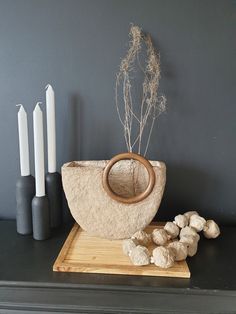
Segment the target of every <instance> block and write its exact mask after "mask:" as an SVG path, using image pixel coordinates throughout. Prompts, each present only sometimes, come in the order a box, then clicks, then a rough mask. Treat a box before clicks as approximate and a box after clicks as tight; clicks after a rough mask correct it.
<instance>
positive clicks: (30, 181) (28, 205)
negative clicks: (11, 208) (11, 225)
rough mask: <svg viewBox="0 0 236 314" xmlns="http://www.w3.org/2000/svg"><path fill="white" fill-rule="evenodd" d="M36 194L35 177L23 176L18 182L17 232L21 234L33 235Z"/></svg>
mask: <svg viewBox="0 0 236 314" xmlns="http://www.w3.org/2000/svg"><path fill="white" fill-rule="evenodd" d="M34 194H35V179H34V177H33V176H31V175H29V176H21V177H20V178H19V179H18V180H17V182H16V230H17V232H18V233H19V234H22V235H28V234H32V231H33V228H32V199H33V197H34Z"/></svg>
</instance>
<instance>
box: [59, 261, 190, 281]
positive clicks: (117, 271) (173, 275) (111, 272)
mask: <svg viewBox="0 0 236 314" xmlns="http://www.w3.org/2000/svg"><path fill="white" fill-rule="evenodd" d="M83 268H84V267H83V266H82V267H81V269H80V268H79V266H78V265H77V266H73V265H71V264H61V265H59V266H58V267H57V270H56V271H58V272H68V269H69V272H71V273H90V274H109V275H125V276H148V277H171V278H186V279H189V278H190V277H191V274H190V272H182V273H174V272H172V271H166V272H160V273H156V274H155V273H153V272H148V271H146V273H141V272H140V273H135V272H130V273H127V270H125V269H124V270H123V271H122V269H121V268H115V267H113V268H107V269H106V270H103V271H101V269H96V268H90V267H86V272H85V271H84V270H83Z"/></svg>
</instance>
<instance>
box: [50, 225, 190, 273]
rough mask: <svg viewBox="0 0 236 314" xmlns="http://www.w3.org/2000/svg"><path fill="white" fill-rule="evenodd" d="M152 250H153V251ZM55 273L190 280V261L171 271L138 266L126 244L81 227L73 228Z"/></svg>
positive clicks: (55, 267) (178, 264)
mask: <svg viewBox="0 0 236 314" xmlns="http://www.w3.org/2000/svg"><path fill="white" fill-rule="evenodd" d="M162 227H163V225H150V226H148V227H147V228H146V231H147V232H148V233H151V232H152V230H153V229H155V228H162ZM152 246H153V247H154V245H151V246H150V247H149V249H150V251H151V250H152V248H153V247H152ZM53 271H58V272H82V273H101V274H123V275H143V276H162V277H179V278H190V271H189V268H188V265H187V263H186V261H181V262H175V264H174V266H173V267H171V268H168V269H163V268H159V267H157V266H155V265H153V264H151V265H148V266H141V267H140V266H134V265H132V264H131V262H130V260H129V257H127V256H125V255H124V254H123V252H122V240H113V241H111V240H106V239H101V238H97V237H93V236H90V235H89V234H88V233H87V232H85V231H83V230H82V229H81V228H80V227H79V226H78V224H75V225H74V226H73V228H72V230H71V232H70V234H69V236H68V237H67V239H66V241H65V243H64V245H63V247H62V249H61V251H60V253H59V255H58V257H57V259H56V261H55V263H54V265H53Z"/></svg>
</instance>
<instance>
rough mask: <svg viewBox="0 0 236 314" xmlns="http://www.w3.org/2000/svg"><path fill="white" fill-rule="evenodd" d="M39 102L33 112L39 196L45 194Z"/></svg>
mask: <svg viewBox="0 0 236 314" xmlns="http://www.w3.org/2000/svg"><path fill="white" fill-rule="evenodd" d="M39 104H40V103H37V105H36V106H35V109H34V113H33V121H34V161H35V185H36V196H38V197H40V196H44V195H45V170H44V141H43V113H42V110H41V108H40V106H39Z"/></svg>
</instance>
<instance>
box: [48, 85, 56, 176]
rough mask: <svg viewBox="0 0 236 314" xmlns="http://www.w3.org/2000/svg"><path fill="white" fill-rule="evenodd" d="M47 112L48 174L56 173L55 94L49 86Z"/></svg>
mask: <svg viewBox="0 0 236 314" xmlns="http://www.w3.org/2000/svg"><path fill="white" fill-rule="evenodd" d="M46 110H47V143H48V172H49V173H53V172H56V117H55V93H54V90H53V88H52V86H51V85H47V86H46Z"/></svg>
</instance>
